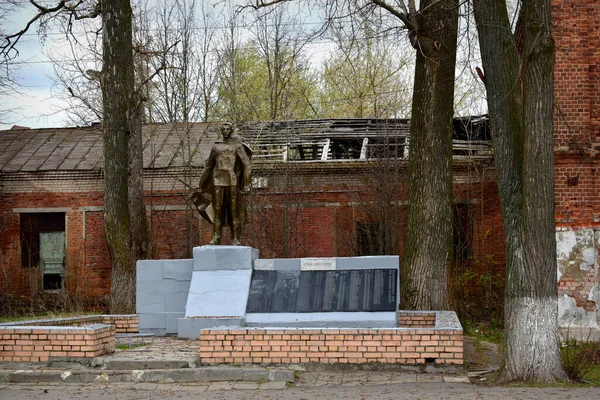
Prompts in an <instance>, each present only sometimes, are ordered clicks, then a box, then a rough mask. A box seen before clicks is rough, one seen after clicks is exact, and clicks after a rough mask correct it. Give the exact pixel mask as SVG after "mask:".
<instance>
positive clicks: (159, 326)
mask: <svg viewBox="0 0 600 400" xmlns="http://www.w3.org/2000/svg"><path fill="white" fill-rule="evenodd" d="M139 315H140V322H139V323H140V325H139V330H140V332H143V331H153V330H166V327H167V322H166V321H167V320H166V315H165V313H164V312H156V313H150V312H145V313H139Z"/></svg>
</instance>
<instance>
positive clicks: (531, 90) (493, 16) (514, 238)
mask: <svg viewBox="0 0 600 400" xmlns="http://www.w3.org/2000/svg"><path fill="white" fill-rule="evenodd" d="M550 3H551V2H550V0H539V1H533V0H525V1H523V2H522V6H521V9H520V11H519V20H518V22H517V26H516V32H515V33H514V34H513V33H512V31H511V25H510V22H509V18H508V13H507V8H506V3H505V2H504V1H490V0H474V1H473V6H474V11H475V20H476V23H477V30H478V32H479V41H480V47H481V55H482V61H483V67H484V79H485V84H486V88H487V93H488V97H487V98H488V108H489V114H490V121H491V129H492V138H493V142H494V151H495V160H496V168H497V171H498V191H499V193H500V203H501V207H502V215H503V221H504V232H505V240H506V276H507V279H506V293H505V323H504V327H505V335H504V364H503V367H502V370H501V372H500V375H499V378H498V379H499V380H500V381H513V380H532V381H541V382H550V381H554V380H557V379H565V378H566V375H565V372H564V370H563V368H562V365H561V359H560V347H559V339H558V331H557V313H558V309H557V287H556V279H557V277H556V238H555V229H556V228H555V222H554V218H555V214H554V154H553V126H552V124H553V118H552V112H553V109H552V107H553V100H554V91H553V69H554V57H555V47H554V40H553V38H552V32H551V31H552V24H551V15H550V14H551V10H550V7H551V5H550Z"/></svg>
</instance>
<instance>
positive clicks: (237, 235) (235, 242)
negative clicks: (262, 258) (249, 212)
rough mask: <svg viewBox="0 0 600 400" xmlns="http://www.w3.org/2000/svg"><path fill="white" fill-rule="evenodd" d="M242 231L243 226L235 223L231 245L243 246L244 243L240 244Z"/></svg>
mask: <svg viewBox="0 0 600 400" xmlns="http://www.w3.org/2000/svg"><path fill="white" fill-rule="evenodd" d="M241 230H242V227H241V224H240V223H239V222H237V223H236V222H234V223H233V232H232V235H231V236H233V237H232V239H231V244H232V245H233V246H241V245H242V243H240V232H241Z"/></svg>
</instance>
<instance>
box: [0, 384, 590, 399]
mask: <svg viewBox="0 0 600 400" xmlns="http://www.w3.org/2000/svg"><path fill="white" fill-rule="evenodd" d="M199 397H200V398H206V399H248V400H250V399H277V400H280V399H281V400H308V399H327V400H335V399H361V400H370V399H373V400H384V399H436V400H437V399H457V400H458V399H461V400H462V399H498V400H508V399H533V400H554V399H586V400H589V399H598V398H600V389H599V388H593V389H591V388H575V389H562V388H543V389H533V388H489V387H481V386H477V385H472V384H466V383H425V382H396V383H373V384H369V383H367V384H360V385H354V384H349V385H344V384H343V383H342V384H339V385H327V386H294V387H286V386H285V384H282V383H279V382H276V383H263V384H258V383H254V384H251V383H232V382H218V383H212V384H209V385H178V384H147V383H143V384H125V383H118V384H110V385H99V384H60V385H58V384H57V385H48V384H46V385H41V384H11V385H3V384H0V399H2V400H5V399H6V400H8V399H40V400H41V399H43V400H59V399H61V400H64V399H80V398H85V399H86V400H96V399H98V400H100V399H102V400H104V399H106V400H111V399H125V400H134V399H197V398H199Z"/></svg>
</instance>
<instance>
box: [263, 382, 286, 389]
mask: <svg viewBox="0 0 600 400" xmlns="http://www.w3.org/2000/svg"><path fill="white" fill-rule="evenodd" d="M285 388H287V385H286V382H265V383H261V384H260V385H259V386H258V389H259V390H282V389H285Z"/></svg>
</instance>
